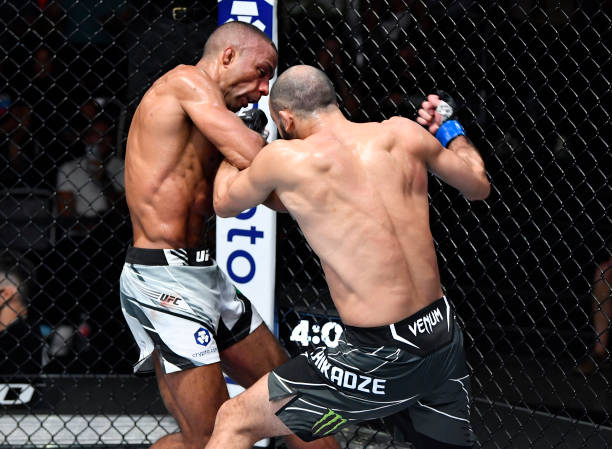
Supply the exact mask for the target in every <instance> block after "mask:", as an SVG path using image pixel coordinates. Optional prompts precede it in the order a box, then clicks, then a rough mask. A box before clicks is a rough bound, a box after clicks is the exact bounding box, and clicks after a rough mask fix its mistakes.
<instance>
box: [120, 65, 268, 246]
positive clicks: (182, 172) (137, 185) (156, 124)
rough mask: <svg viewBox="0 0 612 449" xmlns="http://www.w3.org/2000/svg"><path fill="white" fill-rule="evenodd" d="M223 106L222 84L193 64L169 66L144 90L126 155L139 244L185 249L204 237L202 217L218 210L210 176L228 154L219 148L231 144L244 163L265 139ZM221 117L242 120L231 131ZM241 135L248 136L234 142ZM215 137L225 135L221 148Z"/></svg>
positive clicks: (130, 202) (136, 243)
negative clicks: (171, 67) (204, 131)
mask: <svg viewBox="0 0 612 449" xmlns="http://www.w3.org/2000/svg"><path fill="white" fill-rule="evenodd" d="M194 91H195V92H196V93H197V95H194ZM223 109H225V103H224V99H223V96H222V94H221V91H220V90H219V88H218V87H217V86H216V85H215V83H214V82H213V81H212V80H211V79H210V77H209V76H208V75H207V74H206V73H204V72H203V71H201V70H199V69H198V68H197V67H193V66H179V67H177V68H176V69H174V70H172V71H170V72H168V73H167V74H166V75H164V76H163V77H162V78H160V79H159V80H157V81H156V82H155V84H153V86H152V87H151V88H150V89H149V91H148V92H147V93H146V94H145V96H144V97H143V99H142V101H141V103H140V105H139V106H138V109H137V110H136V113H135V115H134V118H133V120H132V125H131V127H130V132H129V135H128V142H127V151H126V161H125V162H126V164H125V178H126V196H127V203H128V206H129V209H130V216H131V219H132V226H133V231H134V246H136V247H140V248H187V247H196V246H198V245H200V244H202V243H203V238H204V236H203V229H204V222H205V221H206V219H207V218H208V217H210V216H211V214H212V213H213V210H212V180H213V178H214V176H215V173H216V171H217V168H218V166H219V163H220V162H221V160H222V158H223V154H222V153H221V152H220V151H219V150H224V149H225V148H228V151H229V154H233V155H234V156H230V157H235V158H236V159H235V162H236V163H238V165H243V166H245V164H246V161H247V158H252V157H253V156H254V155H255V153H256V150H257V148H259V147H261V145H263V143H264V141H263V139H262V138H261V137H260V136H258V135H257V134H256V133H254V132H252V131H249V130H248V129H247V128H245V127H244V126H242V124H241V123H240V119H238V118H237V117H235V115H234V114H232V113H231V112H230V111H228V110H227V109H225V111H223ZM187 111H189V112H192V114H190V115H188V112H187ZM228 114H229V115H228ZM205 115H207V116H205ZM230 116H231V117H230ZM217 120H225V121H227V122H229V124H228V125H226V126H231V122H232V121H233V122H234V125H236V126H234V127H233V130H232V132H228V131H229V130H223V129H221V127H220V126H219V125H218V124H216V123H215V122H216V121H217ZM196 121H199V123H197V125H196ZM198 125H199V126H198ZM202 128H203V129H206V130H207V131H206V132H207V135H205V134H204V133H203V132H202V131H201V130H200V129H202ZM224 134H225V136H224ZM238 135H240V136H241V138H244V139H246V140H243V141H242V143H241V145H239V146H236V147H234V148H231V147H230V145H231V144H233V143H234V144H236V143H238V142H237V140H238V139H237V138H236V137H237V136H238ZM226 137H227V138H226ZM212 139H214V140H218V141H220V142H223V145H222V147H221V148H219V147H217V146H215V145H214V144H213V142H212ZM242 154H245V155H247V156H246V157H243V156H242Z"/></svg>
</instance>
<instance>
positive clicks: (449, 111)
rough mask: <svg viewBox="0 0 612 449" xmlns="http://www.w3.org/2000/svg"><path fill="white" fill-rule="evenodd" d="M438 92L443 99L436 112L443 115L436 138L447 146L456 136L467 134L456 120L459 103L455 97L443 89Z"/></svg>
mask: <svg viewBox="0 0 612 449" xmlns="http://www.w3.org/2000/svg"><path fill="white" fill-rule="evenodd" d="M437 94H438V97H440V100H441V101H440V104H439V105H438V107H437V108H436V112H437V113H438V114H440V117H442V123H441V124H440V127H439V128H438V131H437V132H436V139H438V140H439V141H440V143H441V144H442V146H443V147H446V146H448V144H449V143H450V142H451V141H452V140H453V139H454V138H455V137H457V136H465V130H464V129H463V127H462V126H461V125H460V124H459V122H458V121H457V120H455V113H456V111H457V103H456V102H455V100H453V97H451V96H450V95H449V94H447V93H446V92H444V91H442V90H439V91H437Z"/></svg>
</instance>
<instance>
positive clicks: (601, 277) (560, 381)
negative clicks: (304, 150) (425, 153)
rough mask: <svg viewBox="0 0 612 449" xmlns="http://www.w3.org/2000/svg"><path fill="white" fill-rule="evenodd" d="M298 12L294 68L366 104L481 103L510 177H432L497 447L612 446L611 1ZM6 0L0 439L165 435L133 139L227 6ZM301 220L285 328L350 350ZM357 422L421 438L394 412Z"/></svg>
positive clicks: (281, 310) (285, 22) (475, 106)
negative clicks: (141, 108) (123, 297)
mask: <svg viewBox="0 0 612 449" xmlns="http://www.w3.org/2000/svg"><path fill="white" fill-rule="evenodd" d="M278 7H279V14H278V15H279V17H278V21H279V30H278V40H279V52H280V60H279V65H280V66H279V70H280V71H282V70H284V69H285V68H287V67H288V66H290V65H293V64H297V63H305V64H311V65H316V66H318V67H320V68H321V69H323V70H324V71H325V72H326V73H327V74H328V75H329V76H330V78H331V79H332V80H333V82H334V84H335V86H336V89H337V92H338V96H339V98H338V100H339V104H340V105H341V108H342V110H343V112H344V113H345V114H346V115H347V117H349V118H350V119H352V120H354V121H380V120H383V119H385V118H388V117H390V116H393V115H398V114H399V115H403V116H406V117H410V118H414V117H415V116H416V111H417V108H418V105H419V104H420V101H421V100H422V98H423V97H424V96H425V94H427V93H431V92H435V91H436V90H443V91H446V92H449V93H451V94H452V95H453V96H454V97H455V98H456V99H457V100H458V102H459V103H460V104H461V110H460V112H459V116H460V119H461V121H462V124H463V126H464V127H465V128H466V131H467V134H468V136H469V137H470V138H471V139H472V140H473V142H474V143H475V145H476V146H477V147H478V148H479V149H480V151H481V153H482V155H483V158H484V160H485V163H486V165H487V169H488V173H489V176H490V178H491V181H492V185H493V191H492V194H491V196H490V197H489V199H487V200H486V202H482V203H475V204H470V205H468V204H467V202H466V201H464V200H463V199H462V198H461V197H460V196H459V195H458V194H457V193H456V192H455V191H453V190H452V189H449V188H447V187H445V186H443V185H442V184H441V183H439V182H438V181H437V180H436V179H435V178H432V179H431V180H430V200H431V225H432V231H433V235H434V238H435V241H436V246H437V250H438V254H439V262H440V268H441V274H442V279H443V284H444V286H445V290H446V294H447V296H448V297H449V298H451V299H452V301H453V302H454V303H455V306H456V308H457V312H458V316H459V318H460V320H461V322H462V324H463V327H464V329H465V335H466V351H467V354H468V359H469V365H470V369H471V371H472V374H473V377H472V383H473V392H474V397H475V400H474V404H473V407H472V411H473V413H472V419H473V424H474V426H475V430H476V432H477V434H478V437H479V439H480V442H479V445H480V446H479V447H486V448H508V447H512V448H553V447H555V448H568V449H575V448H608V447H612V428H611V424H610V422H611V421H612V419H611V414H612V388H611V383H612V369H611V363H610V360H611V358H610V352H609V349H608V348H607V347H606V343H607V340H608V332H609V328H610V315H611V314H612V300H611V299H610V283H611V278H612V271H611V268H610V266H611V265H612V262H611V261H610V258H611V256H612V254H611V253H612V246H611V243H610V234H611V232H612V226H611V223H610V215H609V214H610V185H609V174H610V167H612V164H610V162H611V161H610V152H609V149H608V143H607V141H606V139H605V138H604V130H605V129H606V128H608V129H609V113H608V111H607V109H606V106H605V105H606V104H610V83H609V79H608V77H607V74H608V73H609V71H610V48H609V40H610V28H611V23H610V9H611V3H610V2H609V1H600V2H597V1H579V0H559V1H553V0H546V1H533V0H515V1H500V2H476V1H470V0H455V1H429V0H376V1H375V0H372V1H369V0H350V1H349V0H344V1H336V0H309V1H299V2H298V1H293V2H291V1H280V2H279V5H278ZM177 8H183V9H182V11H183V13H184V14H183V13H180V14H177V12H176V11H177ZM0 11H1V14H0V23H1V25H2V28H1V29H0V36H1V42H2V51H1V52H0V64H1V72H0V79H1V80H2V83H0V126H1V129H2V139H1V140H0V142H1V145H2V152H1V153H0V154H1V157H2V164H1V165H0V170H1V176H0V182H1V183H2V186H1V188H2V191H1V193H0V239H1V241H2V247H1V248H0V262H1V265H0V268H1V269H2V271H3V275H2V279H8V280H9V281H10V282H8V284H9V285H8V286H7V283H6V282H3V283H1V284H0V285H1V286H2V295H1V298H2V301H3V303H2V305H1V307H2V309H1V310H0V319H1V320H2V321H1V322H0V325H1V327H0V341H1V345H0V351H1V352H0V354H1V357H0V376H1V379H0V407H1V410H2V412H1V413H0V446H1V447H11V448H15V447H32V446H45V447H62V446H72V447H77V446H78V447H83V446H87V445H90V446H113V445H114V446H118V447H127V446H130V447H132V446H133V447H139V446H140V447H145V446H147V445H150V444H151V443H152V442H154V441H155V440H156V439H158V438H159V437H161V436H162V435H164V434H166V433H168V432H171V431H174V430H175V429H176V425H175V423H174V422H173V421H172V420H171V419H170V418H169V417H168V416H167V413H166V411H165V409H164V407H163V404H162V402H161V399H159V395H158V393H157V391H156V385H155V382H154V380H152V379H136V378H134V377H133V376H132V375H131V364H132V363H133V361H134V360H135V358H136V356H137V350H136V347H135V345H134V343H133V341H132V337H131V335H130V334H129V331H128V330H127V327H126V326H125V323H124V319H123V316H122V314H121V311H120V308H119V301H118V277H119V273H120V270H121V267H122V264H123V256H124V249H125V247H126V245H127V244H128V242H129V241H130V238H131V229H130V224H129V217H128V214H127V207H126V205H125V199H124V196H123V177H122V169H123V148H124V141H125V136H126V133H127V127H128V126H129V122H130V119H131V114H132V112H133V110H134V108H135V106H136V105H137V103H138V100H139V98H140V97H141V96H142V94H143V93H144V91H145V90H146V89H147V87H148V86H149V85H150V84H151V82H152V81H153V80H154V79H155V78H156V77H158V76H159V75H161V74H162V73H163V72H164V71H166V70H168V69H169V68H171V67H173V66H175V65H177V64H179V63H186V64H193V63H195V62H196V61H197V59H198V58H199V56H200V54H201V51H202V48H203V43H204V41H205V40H206V37H207V36H208V34H209V33H210V31H211V30H212V29H214V28H215V26H216V21H217V11H216V2H203V1H196V0H184V1H180V2H177V1H174V2H171V1H161V0H160V1H144V0H134V1H131V0H130V1H125V0H80V1H68V0H62V1H52V0H48V1H47V0H37V1H23V0H21V1H11V0H2V1H0ZM278 234H279V235H278V254H277V257H278V268H277V288H276V291H277V304H278V326H279V335H280V338H281V341H282V343H283V344H284V345H285V347H287V349H288V350H289V351H290V352H291V353H293V354H295V353H297V352H299V351H303V350H305V349H306V348H307V347H308V346H309V345H312V344H314V343H317V342H321V341H322V342H324V343H328V344H334V341H335V338H336V337H337V335H338V327H337V326H339V325H338V324H337V323H338V321H339V320H338V318H337V315H336V313H335V310H334V308H333V305H332V302H331V299H330V297H329V293H328V291H327V288H326V285H325V280H324V278H323V275H322V271H321V267H320V265H319V262H318V260H317V258H316V256H315V255H314V254H313V252H312V250H311V249H310V248H309V247H308V245H307V244H306V243H305V241H304V239H303V236H302V235H301V233H300V231H299V229H298V228H297V227H296V225H295V223H294V222H293V220H292V219H291V218H290V217H287V216H279V226H278ZM360 262H361V263H363V261H360ZM15 283H19V284H20V285H21V289H20V294H19V295H18V296H20V298H19V299H20V300H19V301H17V300H15V299H14V298H13V300H12V301H11V302H9V301H8V298H9V294H8V293H9V290H8V287H10V285H14V284H15ZM25 309H27V312H28V313H27V319H25V320H19V321H18V322H17V324H18V326H17V325H11V326H8V324H9V323H11V322H12V320H13V317H14V315H15V314H18V313H19V312H21V311H22V310H25ZM9 312H14V313H13V314H11V313H9ZM13 324H14V323H13ZM339 440H340V441H341V442H342V444H343V446H344V447H350V448H402V447H409V446H408V445H407V444H404V443H401V444H400V443H395V442H393V441H392V440H391V438H390V436H389V435H388V434H387V433H386V431H385V429H384V427H383V426H382V424H381V423H379V422H372V423H368V424H367V425H364V426H361V427H359V428H353V429H349V430H348V431H344V432H343V433H342V434H341V435H339ZM49 445H52V446H49Z"/></svg>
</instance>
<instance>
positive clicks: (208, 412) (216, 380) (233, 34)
mask: <svg viewBox="0 0 612 449" xmlns="http://www.w3.org/2000/svg"><path fill="white" fill-rule="evenodd" d="M276 63H277V52H276V48H275V47H274V44H273V43H272V41H271V40H270V39H269V38H268V37H267V36H266V35H265V34H263V33H262V32H261V31H260V30H259V29H257V28H255V27H253V26H251V25H248V24H243V23H239V22H231V23H227V24H225V25H223V26H221V27H219V28H218V29H217V30H216V31H215V32H214V33H213V34H212V35H211V36H210V38H209V40H208V41H207V44H206V47H205V51H204V56H203V57H202V59H201V60H200V61H199V62H198V64H196V65H195V66H187V65H180V66H178V67H176V68H175V69H173V70H171V71H169V72H168V73H166V74H165V75H164V76H162V77H161V78H159V79H158V80H157V81H156V82H155V83H154V84H153V85H152V86H151V88H150V89H149V90H148V91H147V93H146V94H145V95H144V97H143V98H142V100H141V102H140V104H139V106H138V108H137V110H136V112H135V115H134V117H133V119H132V123H131V126H130V131H129V135H128V141H127V149H126V161H125V167H126V168H125V179H126V196H127V203H128V207H129V210H130V217H131V220H132V226H133V244H132V247H130V248H128V250H127V252H126V263H125V265H124V269H123V272H122V274H121V279H120V298H121V304H122V309H123V312H124V315H125V317H126V320H127V323H128V325H129V326H130V329H131V331H132V333H133V335H134V337H135V340H136V342H137V343H138V345H139V348H140V356H139V359H138V362H137V363H136V365H135V367H134V369H135V371H136V372H148V371H150V370H151V369H154V370H155V373H156V375H157V380H158V384H159V389H160V393H161V395H162V397H163V399H164V404H165V405H166V407H167V408H168V410H169V411H170V412H171V413H172V415H173V417H174V418H175V420H176V421H177V423H178V424H179V427H180V432H177V433H174V434H170V435H167V436H165V437H163V438H161V439H160V440H159V441H157V442H156V443H155V444H154V445H153V446H152V447H153V448H154V449H165V448H170V447H172V448H183V447H185V448H187V447H189V448H191V447H201V446H202V444H203V443H205V442H206V441H207V439H208V437H209V435H210V433H211V432H212V428H213V425H214V421H215V415H216V413H217V410H218V408H219V406H220V405H221V404H222V403H223V402H224V401H225V400H226V399H227V398H228V392H227V388H226V386H225V378H224V376H223V373H222V371H221V363H220V362H222V363H223V369H224V372H225V373H227V374H228V375H230V376H231V377H232V379H233V380H235V381H236V382H237V383H238V384H240V385H242V386H244V387H248V386H249V385H251V384H252V383H253V382H255V381H256V380H257V379H258V378H260V377H261V376H262V375H264V374H265V373H266V372H268V371H270V370H271V369H272V368H274V367H276V366H278V365H280V364H281V363H282V362H284V361H285V360H286V359H287V356H286V354H285V352H284V351H283V349H282V348H281V347H280V345H279V344H278V342H277V341H276V339H275V338H274V336H273V335H272V333H271V332H270V331H269V330H268V328H267V327H266V326H265V325H264V324H262V320H261V317H259V315H258V314H257V311H256V310H255V309H254V307H252V305H251V304H250V302H249V301H248V299H247V298H245V297H244V296H242V295H241V294H240V293H239V292H237V291H236V289H235V287H234V286H233V285H232V284H231V282H230V280H229V278H227V276H225V275H224V274H223V272H222V271H221V270H220V268H219V267H218V265H217V264H216V263H215V261H214V260H212V259H210V258H209V255H208V252H207V251H206V250H205V247H206V236H205V228H206V220H207V219H208V218H210V217H212V214H213V209H212V186H213V179H214V177H215V174H216V172H217V168H218V167H219V163H220V162H221V160H222V159H223V158H226V159H227V160H229V161H231V163H232V164H234V165H235V166H236V167H240V168H246V167H247V166H248V165H249V164H250V162H251V161H252V160H253V158H254V157H255V155H256V154H257V153H258V152H259V150H260V149H261V147H262V146H263V145H264V144H265V140H264V139H263V137H262V136H261V134H259V133H258V132H255V131H252V130H250V129H249V128H248V127H247V126H245V125H244V123H243V122H242V120H241V119H240V118H239V117H238V116H237V115H236V114H235V112H236V111H238V110H239V109H240V108H242V107H246V106H247V105H248V104H250V103H256V102H258V101H259V99H260V98H261V97H262V96H264V95H267V94H268V91H269V81H270V79H271V78H272V76H273V74H274V70H275V68H276ZM168 296H170V297H172V298H173V302H171V303H168V302H167V301H165V300H164V298H167V297H168ZM213 342H214V343H213ZM204 348H205V349H204ZM289 440H290V441H289V443H288V444H289V445H290V447H291V448H292V449H297V448H302V447H303V446H304V445H303V443H302V442H300V441H299V440H297V438H295V437H294V438H292V439H291V438H290V439H289ZM316 447H318V448H337V447H338V446H337V444H335V442H334V441H333V440H327V441H322V442H321V443H320V444H318V445H317V446H316Z"/></svg>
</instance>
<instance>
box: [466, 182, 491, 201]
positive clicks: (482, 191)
mask: <svg viewBox="0 0 612 449" xmlns="http://www.w3.org/2000/svg"><path fill="white" fill-rule="evenodd" d="M490 194H491V183H490V182H489V180H488V179H487V178H486V176H484V179H483V180H482V182H480V183H479V184H478V186H476V188H475V189H474V190H473V191H472V192H470V194H469V195H465V197H466V198H467V199H468V200H469V201H481V200H486V199H487V198H488V197H489V195H490Z"/></svg>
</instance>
